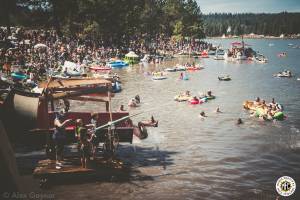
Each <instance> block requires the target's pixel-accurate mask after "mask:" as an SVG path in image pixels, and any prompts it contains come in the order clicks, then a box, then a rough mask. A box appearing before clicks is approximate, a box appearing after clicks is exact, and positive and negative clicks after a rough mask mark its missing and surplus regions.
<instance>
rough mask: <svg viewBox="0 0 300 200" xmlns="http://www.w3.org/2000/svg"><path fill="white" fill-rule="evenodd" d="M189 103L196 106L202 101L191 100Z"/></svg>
mask: <svg viewBox="0 0 300 200" xmlns="http://www.w3.org/2000/svg"><path fill="white" fill-rule="evenodd" d="M189 103H190V104H193V105H195V104H199V103H200V101H199V99H191V100H189Z"/></svg>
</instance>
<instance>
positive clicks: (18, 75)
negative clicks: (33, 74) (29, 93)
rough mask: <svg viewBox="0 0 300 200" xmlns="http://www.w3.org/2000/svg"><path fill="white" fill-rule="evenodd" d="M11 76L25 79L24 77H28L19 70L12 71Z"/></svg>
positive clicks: (16, 78)
mask: <svg viewBox="0 0 300 200" xmlns="http://www.w3.org/2000/svg"><path fill="white" fill-rule="evenodd" d="M11 76H12V78H13V79H15V80H23V79H26V78H27V75H26V74H23V73H19V72H13V73H11Z"/></svg>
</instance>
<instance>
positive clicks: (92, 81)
mask: <svg viewBox="0 0 300 200" xmlns="http://www.w3.org/2000/svg"><path fill="white" fill-rule="evenodd" d="M47 84H48V82H42V83H40V84H39V88H45V87H47V88H58V87H74V86H79V85H105V86H109V85H110V86H111V81H109V80H106V79H99V78H98V79H96V78H84V79H58V80H53V81H51V82H50V83H49V84H48V85H47Z"/></svg>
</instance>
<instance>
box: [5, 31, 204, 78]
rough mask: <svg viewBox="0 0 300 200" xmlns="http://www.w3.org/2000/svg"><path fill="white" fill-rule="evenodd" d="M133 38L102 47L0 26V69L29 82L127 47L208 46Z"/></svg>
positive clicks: (146, 50)
mask: <svg viewBox="0 0 300 200" xmlns="http://www.w3.org/2000/svg"><path fill="white" fill-rule="evenodd" d="M137 41H139V40H138V39H137V40H136V41H133V42H131V43H130V44H128V45H127V46H126V47H125V46H121V47H120V46H119V47H116V46H114V45H111V46H104V45H103V44H104V42H102V41H101V40H93V39H90V38H89V37H85V38H83V37H79V36H63V35H59V34H58V33H57V32H56V31H55V30H51V29H50V30H44V29H36V30H33V29H26V28H21V27H11V28H10V29H9V30H8V29H7V28H6V27H0V69H1V71H2V72H3V74H2V76H7V77H9V75H10V74H11V73H12V72H21V73H23V74H25V75H27V77H28V78H27V79H29V81H28V82H30V81H31V82H35V83H36V82H38V81H40V80H41V79H43V78H45V76H46V75H47V72H53V71H59V70H62V68H61V67H62V65H63V64H64V62H65V61H71V62H74V63H76V64H78V65H83V66H87V65H88V64H91V63H94V62H98V63H101V62H106V61H108V60H109V59H110V58H113V57H122V56H123V55H125V54H126V53H127V52H128V51H129V50H133V51H135V52H136V53H137V54H138V55H140V56H142V55H143V54H151V53H152V54H156V55H159V54H160V55H162V54H166V53H168V54H171V55H172V54H174V53H178V52H181V51H183V50H187V49H191V50H193V51H201V50H203V49H206V48H208V47H209V44H207V43H206V42H202V41H198V42H191V41H189V42H187V41H186V42H174V41H172V40H171V39H169V40H166V39H162V38H158V39H157V40H156V42H154V43H151V44H148V45H145V43H140V42H137Z"/></svg>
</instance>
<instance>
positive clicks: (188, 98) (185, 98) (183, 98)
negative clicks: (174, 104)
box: [174, 95, 192, 102]
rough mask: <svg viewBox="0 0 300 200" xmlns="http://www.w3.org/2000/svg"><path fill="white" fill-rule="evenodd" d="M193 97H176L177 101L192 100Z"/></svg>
mask: <svg viewBox="0 0 300 200" xmlns="http://www.w3.org/2000/svg"><path fill="white" fill-rule="evenodd" d="M191 98H192V97H191V96H185V95H177V96H175V97H174V100H175V101H179V102H180V101H188V100H190V99H191Z"/></svg>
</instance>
